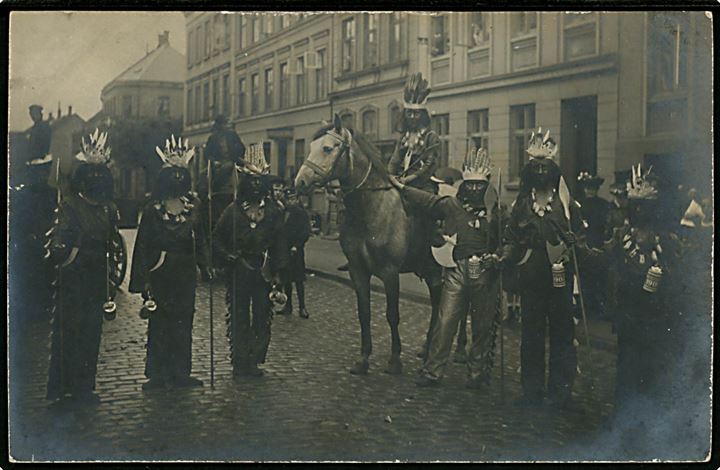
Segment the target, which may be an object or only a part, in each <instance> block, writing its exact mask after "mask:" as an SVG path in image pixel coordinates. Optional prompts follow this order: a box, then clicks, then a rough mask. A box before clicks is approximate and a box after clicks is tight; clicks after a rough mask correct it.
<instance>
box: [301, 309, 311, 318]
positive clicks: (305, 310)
mask: <svg viewBox="0 0 720 470" xmlns="http://www.w3.org/2000/svg"><path fill="white" fill-rule="evenodd" d="M300 318H310V314H309V313H308V311H307V309H306V308H305V307H300Z"/></svg>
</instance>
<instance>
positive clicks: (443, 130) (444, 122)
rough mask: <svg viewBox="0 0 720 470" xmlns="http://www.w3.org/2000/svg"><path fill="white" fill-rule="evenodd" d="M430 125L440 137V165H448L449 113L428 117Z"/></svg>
mask: <svg viewBox="0 0 720 470" xmlns="http://www.w3.org/2000/svg"><path fill="white" fill-rule="evenodd" d="M430 127H431V128H432V130H433V131H435V133H436V134H437V135H438V136H439V137H440V162H439V163H440V165H439V166H440V167H441V168H442V167H446V166H448V163H449V160H450V115H449V114H436V115H435V116H433V117H431V118H430Z"/></svg>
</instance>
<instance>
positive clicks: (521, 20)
mask: <svg viewBox="0 0 720 470" xmlns="http://www.w3.org/2000/svg"><path fill="white" fill-rule="evenodd" d="M537 24H538V13H537V12H533V11H521V12H513V13H510V35H511V37H513V38H516V37H520V36H527V35H530V34H535V33H537Z"/></svg>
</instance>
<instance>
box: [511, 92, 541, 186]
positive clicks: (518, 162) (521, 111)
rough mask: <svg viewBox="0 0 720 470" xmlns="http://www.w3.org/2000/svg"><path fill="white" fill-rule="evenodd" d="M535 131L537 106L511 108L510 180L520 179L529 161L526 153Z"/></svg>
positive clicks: (527, 105)
mask: <svg viewBox="0 0 720 470" xmlns="http://www.w3.org/2000/svg"><path fill="white" fill-rule="evenodd" d="M534 129H535V104H523V105H519V106H510V178H511V179H517V178H519V177H520V170H522V167H523V166H524V165H525V162H526V161H527V157H526V152H525V150H526V149H527V145H528V142H529V141H530V136H531V135H532V132H533V130H534Z"/></svg>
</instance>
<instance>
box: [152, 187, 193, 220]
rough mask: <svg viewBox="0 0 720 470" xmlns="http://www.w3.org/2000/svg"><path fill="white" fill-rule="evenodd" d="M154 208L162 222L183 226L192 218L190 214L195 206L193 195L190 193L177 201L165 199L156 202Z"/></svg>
mask: <svg viewBox="0 0 720 470" xmlns="http://www.w3.org/2000/svg"><path fill="white" fill-rule="evenodd" d="M176 201H179V202H180V204H177V203H176ZM153 207H154V208H155V210H157V211H158V212H159V213H160V217H161V218H162V220H166V221H168V222H171V223H173V224H181V223H183V222H185V221H186V220H187V219H188V217H190V212H191V211H192V209H193V207H195V205H194V204H193V203H192V200H191V194H190V193H188V194H186V195H184V196H181V197H179V198H177V199H165V200H163V201H159V202H156V203H155V205H154V206H153Z"/></svg>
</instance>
